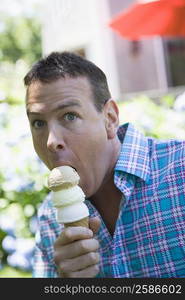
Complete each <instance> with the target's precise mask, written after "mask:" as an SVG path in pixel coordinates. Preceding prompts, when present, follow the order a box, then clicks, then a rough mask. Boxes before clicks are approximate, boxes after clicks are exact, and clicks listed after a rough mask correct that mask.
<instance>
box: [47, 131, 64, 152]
mask: <svg viewBox="0 0 185 300" xmlns="http://www.w3.org/2000/svg"><path fill="white" fill-rule="evenodd" d="M64 147H65V142H64V139H63V136H62V132H61V130H59V128H57V127H53V128H50V129H49V133H48V139H47V148H48V149H49V150H50V151H52V152H56V151H58V150H61V149H63V148H64Z"/></svg>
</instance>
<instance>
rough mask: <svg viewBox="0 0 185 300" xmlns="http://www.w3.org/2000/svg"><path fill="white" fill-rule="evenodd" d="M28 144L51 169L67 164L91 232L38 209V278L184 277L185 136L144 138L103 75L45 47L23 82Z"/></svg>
mask: <svg viewBox="0 0 185 300" xmlns="http://www.w3.org/2000/svg"><path fill="white" fill-rule="evenodd" d="M24 82H25V85H26V87H27V96H26V107H27V115H28V118H29V122H30V126H31V132H32V138H33V144H34V147H35V151H36V152H37V154H38V156H39V157H40V159H41V160H42V161H43V162H44V163H45V164H46V166H47V167H48V168H49V169H50V170H51V169H53V168H54V167H57V166H61V165H69V166H72V167H74V168H75V169H76V170H77V172H78V174H79V176H80V186H81V188H82V189H83V191H84V193H85V194H86V198H87V199H86V204H87V205H88V208H89V211H90V221H89V227H90V228H89V229H86V228H83V227H70V228H67V229H64V227H63V226H62V225H61V224H57V221H56V214H55V209H54V208H53V206H52V203H51V199H50V195H49V196H48V197H47V199H46V200H45V201H44V202H43V204H42V205H41V207H40V209H39V213H38V220H39V230H38V233H37V236H36V252H35V262H34V276H35V277H57V276H60V277H63V278H65V277H76V278H77V277H159V278H162V277H185V229H184V228H185V226H184V221H185V197H184V194H185V190H184V183H185V182H184V178H185V173H184V172H185V142H183V141H175V140H170V141H157V140H155V139H152V138H146V137H144V136H143V135H142V134H141V133H139V132H138V131H137V130H136V129H135V128H134V127H133V126H132V125H131V124H124V125H123V126H120V127H119V112H118V107H117V105H116V102H115V101H114V100H113V99H112V98H111V95H110V92H109V89H108V86H107V80H106V77H105V74H104V73H103V72H102V71H101V70H100V69H99V68H98V67H97V66H95V65H94V64H93V63H91V62H90V61H88V60H85V59H84V58H82V57H80V56H77V55H76V54H73V53H68V52H63V53H57V52H55V53H51V54H50V55H49V56H48V57H46V58H44V59H41V60H40V61H39V62H37V63H36V64H35V65H34V66H33V67H32V69H31V70H30V71H29V72H28V74H27V75H26V77H25V79H24Z"/></svg>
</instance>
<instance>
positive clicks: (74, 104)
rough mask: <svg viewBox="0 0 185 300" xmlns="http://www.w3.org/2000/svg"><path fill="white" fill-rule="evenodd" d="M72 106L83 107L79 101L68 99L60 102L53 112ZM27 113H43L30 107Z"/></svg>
mask: <svg viewBox="0 0 185 300" xmlns="http://www.w3.org/2000/svg"><path fill="white" fill-rule="evenodd" d="M71 106H77V107H81V104H80V103H79V102H77V101H68V102H67V103H62V104H59V105H58V106H57V107H56V108H54V109H53V110H52V112H56V111H58V110H62V109H65V108H68V107H71ZM26 113H27V115H28V116H29V115H31V114H34V115H42V113H40V112H37V111H34V110H29V108H27V110H26Z"/></svg>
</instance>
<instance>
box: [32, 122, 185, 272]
mask: <svg viewBox="0 0 185 300" xmlns="http://www.w3.org/2000/svg"><path fill="white" fill-rule="evenodd" d="M118 136H119V139H120V141H121V142H122V147H121V152H120V155H119V158H118V161H117V163H116V165H115V172H114V182H115V185H116V186H117V187H118V189H120V190H121V192H122V193H123V198H124V201H123V200H122V201H121V204H120V211H119V216H118V219H117V222H116V228H115V232H114V235H113V237H112V236H111V235H110V233H109V231H108V230H107V228H106V226H105V224H104V222H103V220H102V218H101V216H100V215H99V213H98V211H97V210H96V208H95V207H94V206H93V205H92V203H90V201H88V200H86V204H87V205H88V208H89V211H90V215H91V216H99V217H100V219H101V221H102V222H101V227H100V229H99V231H98V233H97V234H96V238H97V239H98V240H99V243H100V249H99V250H100V255H101V261H100V273H99V275H98V277H116V278H118V277H122V278H133V277H136V278H137V277H138V278H143V277H155V278H165V277H166V278H172V277H175V278H180V277H183V278H185V141H178V140H168V141H158V140H155V139H153V138H148V137H144V136H143V135H142V134H141V133H139V132H138V131H137V130H135V129H134V127H133V126H132V125H131V124H125V125H123V126H121V127H120V128H119V130H118ZM50 198H51V197H50V196H48V198H47V199H46V200H45V201H44V202H43V204H42V205H41V207H40V209H39V213H38V220H39V229H40V230H39V231H38V233H37V235H36V252H35V261H34V272H33V276H34V277H57V276H58V275H57V271H56V265H55V263H54V261H53V243H54V241H55V239H56V238H57V236H58V235H59V234H60V232H61V230H62V228H63V227H62V225H60V224H58V223H57V221H56V213H55V209H54V208H53V206H52V202H51V199H50Z"/></svg>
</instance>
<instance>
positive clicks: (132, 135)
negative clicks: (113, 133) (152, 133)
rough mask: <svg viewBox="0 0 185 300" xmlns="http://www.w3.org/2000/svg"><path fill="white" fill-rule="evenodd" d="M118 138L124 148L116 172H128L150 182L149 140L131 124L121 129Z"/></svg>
mask: <svg viewBox="0 0 185 300" xmlns="http://www.w3.org/2000/svg"><path fill="white" fill-rule="evenodd" d="M118 137H119V139H120V141H121V142H122V146H121V151H120V155H119V158H118V160H117V163H116V166H115V171H122V172H126V173H129V174H132V175H135V176H138V177H140V178H141V179H143V180H145V181H148V179H149V175H150V157H149V145H148V139H147V138H146V137H145V136H144V135H143V134H142V133H140V132H139V131H138V130H136V129H135V128H134V126H133V125H132V124H131V123H126V124H124V125H122V126H120V127H119V129H118Z"/></svg>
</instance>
